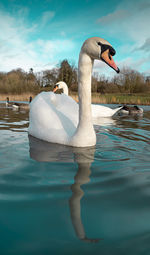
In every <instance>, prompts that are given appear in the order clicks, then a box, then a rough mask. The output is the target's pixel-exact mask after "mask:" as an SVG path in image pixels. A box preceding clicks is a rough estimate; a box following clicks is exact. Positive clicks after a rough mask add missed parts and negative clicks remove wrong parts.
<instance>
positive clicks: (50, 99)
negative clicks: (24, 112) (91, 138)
mask: <svg viewBox="0 0 150 255" xmlns="http://www.w3.org/2000/svg"><path fill="white" fill-rule="evenodd" d="M58 96H59V95H57V94H56V95H55V94H54V95H53V93H47V92H42V93H40V94H39V95H38V96H36V97H35V99H34V100H33V101H32V102H31V105H30V115H29V118H30V124H29V133H30V134H31V135H33V136H35V137H37V138H39V139H42V140H46V141H49V142H53V143H62V144H63V143H65V141H66V140H67V139H69V137H70V136H72V135H73V133H74V132H75V130H76V126H75V125H74V123H73V122H72V120H71V119H69V117H68V115H67V114H66V113H65V112H63V111H62V110H63V107H61V102H60V98H59V97H58ZM65 103H66V101H65V102H64V104H65ZM59 108H60V110H59Z"/></svg>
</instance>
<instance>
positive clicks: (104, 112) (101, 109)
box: [53, 81, 123, 118]
mask: <svg viewBox="0 0 150 255" xmlns="http://www.w3.org/2000/svg"><path fill="white" fill-rule="evenodd" d="M59 89H62V90H63V93H64V94H65V95H67V96H68V86H67V84H66V83H65V82H64V81H59V82H57V83H56V85H55V86H54V89H53V92H56V91H57V90H59ZM122 107H123V106H120V107H117V108H115V109H111V108H110V107H107V106H103V105H97V104H91V109H92V117H93V118H99V117H103V118H104V117H112V116H113V115H114V114H116V113H117V112H118V111H120V110H121V109H122ZM73 114H78V112H75V111H74V113H73Z"/></svg>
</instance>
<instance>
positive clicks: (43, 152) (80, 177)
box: [29, 135, 101, 243]
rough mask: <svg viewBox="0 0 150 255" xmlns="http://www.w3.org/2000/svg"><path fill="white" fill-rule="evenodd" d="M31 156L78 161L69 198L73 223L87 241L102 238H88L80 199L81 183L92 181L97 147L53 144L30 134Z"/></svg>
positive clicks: (44, 160) (60, 160)
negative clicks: (91, 176)
mask: <svg viewBox="0 0 150 255" xmlns="http://www.w3.org/2000/svg"><path fill="white" fill-rule="evenodd" d="M29 145H30V157H31V158H32V159H34V160H36V161H39V162H76V163H77V164H78V170H77V173H76V175H75V177H74V184H72V185H71V190H72V196H71V198H70V200H69V207H70V215H71V220H72V225H73V227H74V230H75V233H76V235H77V237H78V238H79V239H80V240H82V241H85V242H89V243H93V242H98V241H99V240H101V239H100V238H96V239H92V238H88V237H87V236H86V233H85V229H84V225H83V223H82V219H81V204H80V200H81V199H82V197H83V196H84V191H83V190H82V188H81V185H83V184H86V183H88V182H89V181H90V174H91V170H90V167H91V163H92V162H93V160H94V153H95V147H88V148H75V147H70V146H65V145H59V144H52V143H48V142H45V141H42V140H39V139H37V138H35V137H33V136H30V135H29Z"/></svg>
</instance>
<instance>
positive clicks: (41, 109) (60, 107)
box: [28, 37, 119, 147]
mask: <svg viewBox="0 0 150 255" xmlns="http://www.w3.org/2000/svg"><path fill="white" fill-rule="evenodd" d="M115 53H116V52H115V50H114V49H113V47H112V46H111V44H110V43H109V42H108V41H106V40H104V39H102V38H100V37H91V38H88V39H87V40H86V41H85V42H84V43H83V45H82V47H81V51H80V55H79V62H78V96H79V120H78V125H77V128H76V126H75V125H74V123H73V121H72V118H74V116H73V114H72V113H73V106H72V105H73V104H72V101H74V100H73V99H71V98H70V97H68V96H66V95H57V94H54V93H53V92H42V93H40V94H38V95H37V96H36V97H35V98H34V99H33V101H32V102H31V105H30V112H29V129H28V132H29V134H30V135H32V136H34V137H36V138H38V139H41V140H45V141H48V142H52V143H58V144H64V145H68V146H74V147H88V146H94V145H95V144H96V134H95V131H94V127H93V123H92V114H91V75H92V67H93V63H94V59H99V60H102V61H104V62H105V63H107V64H108V65H109V66H110V67H111V68H113V69H114V70H115V71H116V72H117V73H119V68H118V67H117V65H116V64H115V62H114V60H113V58H112V56H114V55H115ZM75 105H76V103H75ZM66 112H69V114H70V118H69V117H68V116H69V114H66Z"/></svg>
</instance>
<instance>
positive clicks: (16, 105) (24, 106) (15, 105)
mask: <svg viewBox="0 0 150 255" xmlns="http://www.w3.org/2000/svg"><path fill="white" fill-rule="evenodd" d="M31 101H32V97H31V96H30V97H29V104H30V103H31ZM29 104H25V103H17V102H9V97H7V98H6V106H7V107H12V108H13V109H29Z"/></svg>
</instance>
